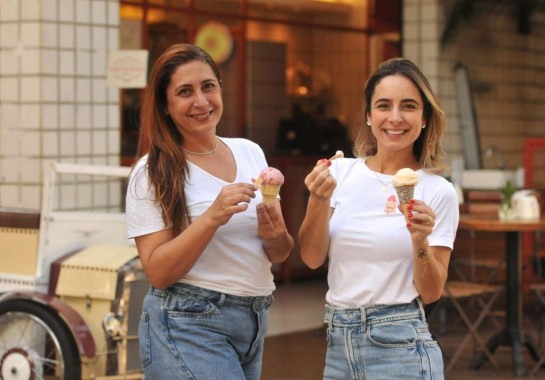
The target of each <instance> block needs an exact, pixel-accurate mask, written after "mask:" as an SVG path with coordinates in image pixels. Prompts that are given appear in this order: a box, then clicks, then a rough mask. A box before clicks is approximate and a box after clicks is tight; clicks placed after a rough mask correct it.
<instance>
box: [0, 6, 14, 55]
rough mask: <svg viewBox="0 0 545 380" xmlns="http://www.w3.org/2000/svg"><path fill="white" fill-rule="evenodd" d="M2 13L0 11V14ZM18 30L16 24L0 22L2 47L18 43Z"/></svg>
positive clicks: (5, 47)
mask: <svg viewBox="0 0 545 380" xmlns="http://www.w3.org/2000/svg"><path fill="white" fill-rule="evenodd" d="M2 13H4V11H3V10H2V12H0V14H2ZM18 36H19V32H18V29H17V24H13V23H12V24H1V23H0V46H2V49H7V48H13V47H16V46H17V45H18Z"/></svg>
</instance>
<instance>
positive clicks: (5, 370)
mask: <svg viewBox="0 0 545 380" xmlns="http://www.w3.org/2000/svg"><path fill="white" fill-rule="evenodd" d="M80 378H81V362H80V358H79V353H78V348H77V346H76V343H75V341H74V338H73V337H72V334H71V332H70V330H69V329H68V327H67V326H66V325H65V324H64V322H63V321H62V320H61V319H60V318H59V317H58V316H57V315H56V314H55V313H54V312H52V311H50V310H48V309H47V308H46V307H44V306H42V305H39V304H36V303H34V302H30V301H26V300H10V301H6V302H3V303H0V379H2V380H40V379H44V380H45V379H47V380H49V379H59V380H75V379H80Z"/></svg>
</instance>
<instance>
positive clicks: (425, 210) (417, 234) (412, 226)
mask: <svg viewBox="0 0 545 380" xmlns="http://www.w3.org/2000/svg"><path fill="white" fill-rule="evenodd" d="M408 210H409V213H408V217H409V223H408V224H407V228H408V230H409V232H410V233H411V239H412V240H413V241H414V242H421V241H423V240H425V239H427V237H428V235H430V234H431V233H432V231H433V227H435V213H434V212H433V210H432V209H431V208H430V207H429V206H428V205H427V204H426V203H424V202H422V201H419V200H417V199H411V202H410V204H409V207H408Z"/></svg>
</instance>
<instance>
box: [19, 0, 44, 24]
mask: <svg viewBox="0 0 545 380" xmlns="http://www.w3.org/2000/svg"><path fill="white" fill-rule="evenodd" d="M20 4H21V18H22V19H23V20H39V19H40V8H41V4H40V0H21V2H20Z"/></svg>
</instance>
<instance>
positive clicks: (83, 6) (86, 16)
mask: <svg viewBox="0 0 545 380" xmlns="http://www.w3.org/2000/svg"><path fill="white" fill-rule="evenodd" d="M90 6H91V4H90V3H89V1H88V0H77V1H76V23H79V24H86V23H88V22H90V21H91V17H90V16H91V12H90ZM117 17H118V18H119V13H117Z"/></svg>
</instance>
